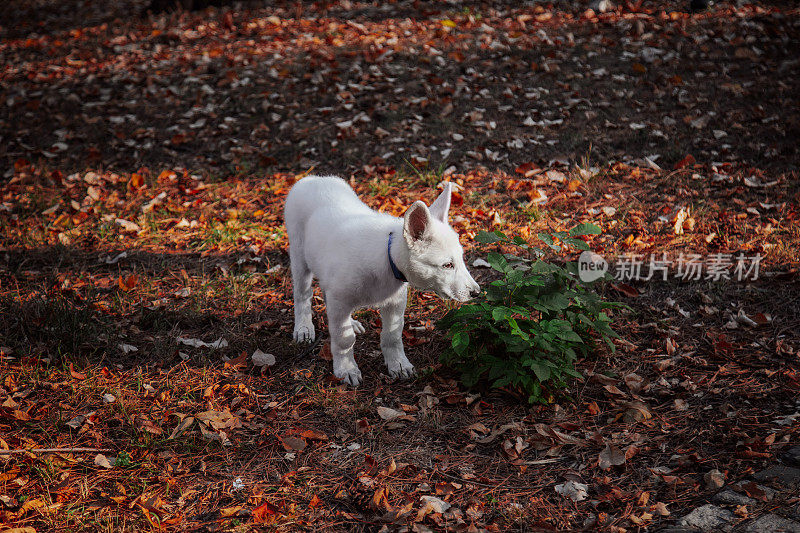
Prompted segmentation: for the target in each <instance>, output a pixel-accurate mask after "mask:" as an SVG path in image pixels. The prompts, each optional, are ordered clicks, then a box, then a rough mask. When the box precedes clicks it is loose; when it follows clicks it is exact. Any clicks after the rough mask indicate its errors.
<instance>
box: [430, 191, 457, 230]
mask: <svg viewBox="0 0 800 533" xmlns="http://www.w3.org/2000/svg"><path fill="white" fill-rule="evenodd" d="M452 190H453V184H452V183H450V182H449V181H445V182H444V187H443V190H442V194H440V195H439V197H438V198H437V199H436V200H435V201H434V202H433V203H432V204H431V208H430V211H431V216H432V217H433V218H436V219H438V220H441V221H442V222H444V223H445V224H447V214H448V213H449V212H450V196H451V193H452Z"/></svg>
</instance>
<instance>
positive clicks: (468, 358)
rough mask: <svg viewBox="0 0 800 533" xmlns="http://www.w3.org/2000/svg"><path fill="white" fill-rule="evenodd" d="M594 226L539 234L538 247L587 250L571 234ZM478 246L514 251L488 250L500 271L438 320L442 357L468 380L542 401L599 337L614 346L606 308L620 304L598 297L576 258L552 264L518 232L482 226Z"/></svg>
mask: <svg viewBox="0 0 800 533" xmlns="http://www.w3.org/2000/svg"><path fill="white" fill-rule="evenodd" d="M599 233H600V228H598V227H597V226H595V225H593V224H580V225H578V226H575V227H574V228H572V229H571V230H570V231H558V232H554V233H539V234H538V239H539V240H540V241H541V242H542V243H544V245H546V246H545V249H549V250H553V251H556V252H560V251H562V250H563V249H565V248H574V249H578V250H589V246H588V244H587V243H586V242H585V241H584V240H582V239H580V238H578V237H581V236H583V235H597V234H599ZM477 240H478V242H481V243H483V244H497V245H502V246H505V247H506V248H509V247H511V248H514V249H516V250H517V251H519V252H520V253H521V255H515V254H510V253H502V252H500V251H492V252H490V253H489V254H488V255H487V256H486V260H487V261H488V263H489V265H490V266H491V267H492V268H493V269H494V270H496V271H497V272H499V273H500V278H499V279H497V280H495V281H492V282H491V283H490V284H489V285H488V286H487V287H486V290H485V291H484V292H482V293H481V295H480V296H478V297H477V298H476V299H475V300H473V302H471V303H470V304H468V305H463V306H461V307H459V308H457V309H452V310H450V311H449V312H448V313H447V314H446V315H445V316H444V317H443V318H442V319H441V320H440V321H439V323H438V324H437V325H438V327H440V328H442V329H444V330H446V331H447V333H448V335H449V336H450V338H451V345H450V347H449V349H447V350H446V351H445V353H443V354H442V360H443V362H444V363H446V364H448V365H449V366H451V367H453V368H456V369H457V370H459V371H460V372H461V374H462V379H463V381H464V384H465V385H467V386H473V385H475V384H476V383H478V381H480V380H481V379H486V380H488V382H489V383H490V384H491V386H493V387H496V388H508V389H512V390H516V391H519V392H521V393H523V394H524V395H526V396H527V398H528V401H529V402H530V403H534V402H547V401H550V400H551V399H552V397H553V392H554V391H555V390H556V389H559V388H563V387H565V386H566V384H567V379H568V378H569V377H576V378H579V377H581V375H580V374H579V373H578V372H577V371H576V370H575V365H574V363H575V360H576V359H577V358H578V357H579V356H584V355H586V354H588V353H589V352H591V351H592V350H593V349H594V348H595V342H596V341H597V340H603V341H605V343H606V344H608V346H609V347H610V349H611V350H612V351H613V350H614V344H613V343H612V341H611V339H612V338H613V337H618V335H617V334H616V333H615V332H614V331H613V330H612V329H611V317H610V316H609V315H608V314H607V313H606V312H605V310H606V309H608V308H611V307H623V305H622V304H618V303H610V302H605V301H603V299H602V298H601V297H600V296H599V295H598V294H597V292H596V291H595V290H594V288H593V285H594V283H587V282H584V281H582V280H581V279H580V277H579V276H578V265H577V263H576V262H567V263H566V264H564V265H563V266H562V265H559V264H555V263H552V262H548V261H546V260H545V258H546V256H547V254H546V253H545V251H544V250H543V249H541V248H537V247H534V246H531V245H530V244H528V242H527V241H526V240H525V239H523V238H522V237H519V236H515V237H513V238H512V237H508V236H506V235H505V234H504V233H502V232H500V231H494V232H485V231H482V232H480V233H479V234H478V236H477Z"/></svg>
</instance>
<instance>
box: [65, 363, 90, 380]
mask: <svg viewBox="0 0 800 533" xmlns="http://www.w3.org/2000/svg"><path fill="white" fill-rule="evenodd" d="M69 375H70V376H72V377H73V378H75V379H86V374H81V373H80V372H76V371H75V368H73V366H72V363H70V364H69Z"/></svg>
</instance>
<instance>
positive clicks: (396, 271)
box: [386, 232, 408, 283]
mask: <svg viewBox="0 0 800 533" xmlns="http://www.w3.org/2000/svg"><path fill="white" fill-rule="evenodd" d="M393 234H394V232H391V233H389V244H388V245H387V246H386V255H387V256H388V257H389V266H390V267H392V274H394V277H395V279H397V280H399V281H402V282H403V283H406V282H408V279H407V278H406V277H405V276H404V275H403V273H402V272H400V269H399V268H397V265H395V264H394V261H392V235H393Z"/></svg>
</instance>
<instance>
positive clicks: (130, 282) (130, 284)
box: [118, 274, 139, 292]
mask: <svg viewBox="0 0 800 533" xmlns="http://www.w3.org/2000/svg"><path fill="white" fill-rule="evenodd" d="M138 281H139V278H138V277H137V276H136V274H130V275H128V276H120V277H119V281H118V284H119V288H120V290H123V291H125V292H127V291H129V290H131V289H133V288H134V287H135V286H136V283H137V282H138Z"/></svg>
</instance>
